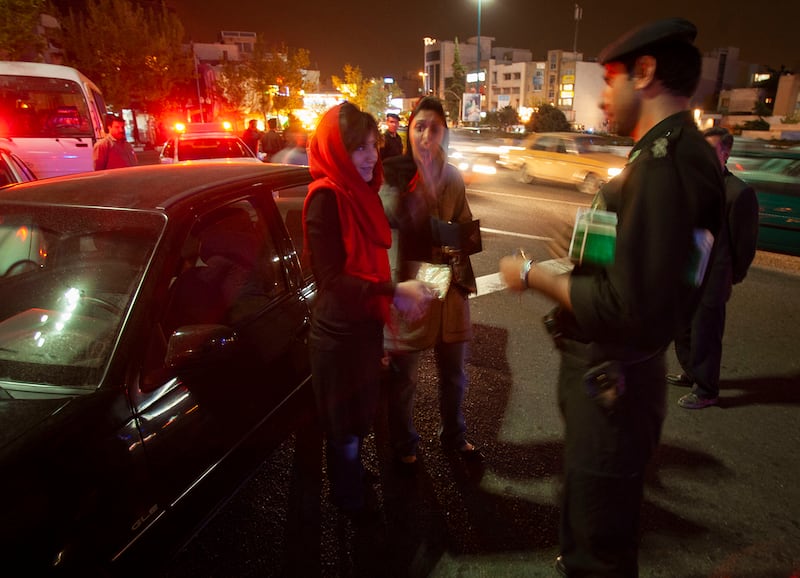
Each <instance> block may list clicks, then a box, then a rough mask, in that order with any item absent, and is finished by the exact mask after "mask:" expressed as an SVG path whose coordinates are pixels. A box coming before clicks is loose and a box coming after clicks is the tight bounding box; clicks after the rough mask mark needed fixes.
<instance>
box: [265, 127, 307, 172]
mask: <svg viewBox="0 0 800 578" xmlns="http://www.w3.org/2000/svg"><path fill="white" fill-rule="evenodd" d="M307 145H308V133H306V131H304V130H302V127H301V128H297V129H295V130H292V131H290V132H289V133H288V134H287V143H286V146H285V147H284V148H282V149H281V150H279V151H278V152H276V153H275V154H274V155H272V158H271V159H270V162H272V163H281V164H286V165H307V164H308V151H307V150H306V147H307Z"/></svg>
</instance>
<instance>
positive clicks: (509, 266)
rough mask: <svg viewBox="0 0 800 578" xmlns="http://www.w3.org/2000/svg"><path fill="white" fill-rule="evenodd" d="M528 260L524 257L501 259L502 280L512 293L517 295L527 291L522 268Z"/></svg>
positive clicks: (516, 256) (515, 256)
mask: <svg viewBox="0 0 800 578" xmlns="http://www.w3.org/2000/svg"><path fill="white" fill-rule="evenodd" d="M526 261H527V259H526V258H525V257H523V256H522V255H514V256H507V257H503V258H502V259H500V278H501V279H502V280H503V282H504V283H505V284H506V287H508V288H509V289H510V290H511V291H515V292H517V293H519V292H522V291H525V286H524V285H523V284H522V277H520V274H521V273H522V267H523V266H524V265H525V262H526Z"/></svg>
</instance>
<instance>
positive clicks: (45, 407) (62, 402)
mask: <svg viewBox="0 0 800 578" xmlns="http://www.w3.org/2000/svg"><path fill="white" fill-rule="evenodd" d="M71 399H72V398H71V397H57V398H48V399H13V398H11V399H0V449H2V448H5V447H6V446H8V445H9V444H11V443H13V442H14V440H16V439H18V438H20V437H22V436H24V435H25V434H27V433H28V432H29V431H31V430H33V429H35V428H36V427H37V426H38V425H39V424H40V423H42V422H43V421H46V420H47V419H48V418H49V417H51V416H52V415H54V414H56V413H58V412H59V411H61V409H63V408H64V407H65V406H66V405H67V404H68V403H69V402H70V400H71Z"/></svg>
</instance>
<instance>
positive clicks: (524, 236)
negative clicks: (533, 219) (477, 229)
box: [481, 227, 553, 241]
mask: <svg viewBox="0 0 800 578" xmlns="http://www.w3.org/2000/svg"><path fill="white" fill-rule="evenodd" d="M481 232H482V233H494V234H495V235H505V236H506V237H519V238H522V239H531V240H533V241H552V240H553V238H552V237H542V236H540V235H528V234H526V233H515V232H513V231H503V230H502V229H490V228H488V227H481Z"/></svg>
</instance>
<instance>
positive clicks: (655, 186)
mask: <svg viewBox="0 0 800 578" xmlns="http://www.w3.org/2000/svg"><path fill="white" fill-rule="evenodd" d="M696 34H697V29H696V28H695V26H694V25H693V24H692V23H691V22H688V21H686V20H683V19H679V18H671V19H667V20H660V21H657V22H653V23H650V24H647V25H645V26H642V27H640V28H637V29H635V30H632V31H631V32H629V33H627V34H625V35H624V36H622V37H621V38H619V39H618V40H617V41H616V42H614V43H612V44H611V45H609V46H608V47H606V48H605V49H604V50H603V51H602V52H601V54H600V56H599V57H598V61H599V62H600V63H601V64H602V65H603V66H604V68H605V75H604V78H605V82H606V88H605V91H604V93H603V110H604V112H605V114H606V117H607V118H608V120H609V124H610V125H611V126H614V127H616V131H617V133H618V134H620V135H629V136H632V137H634V138H635V139H636V144H635V145H634V147H633V149H632V151H631V154H630V156H629V159H628V164H627V165H626V166H625V169H624V170H623V172H622V174H620V175H619V176H618V177H616V178H614V179H612V180H611V181H609V182H608V183H607V184H606V185H604V186H603V188H602V189H601V190H600V192H599V193H598V195H597V197H596V198H595V202H594V206H595V208H596V209H600V210H606V211H609V212H613V213H615V214H616V216H617V227H616V242H615V250H614V260H613V262H612V263H610V264H608V263H606V264H592V263H587V262H585V261H584V262H583V263H582V264H576V265H575V268H574V269H573V270H572V272H571V273H568V274H560V275H558V274H554V273H551V272H549V271H548V270H547V269H546V268H545V267H538V266H536V265H535V264H534V263H533V262H532V261H530V260H527V259H524V258H523V257H504V258H503V259H502V260H501V261H500V273H501V275H502V277H503V279H504V281H505V282H506V284H507V286H508V287H509V289H511V290H513V291H524V290H525V289H528V288H530V289H535V290H537V291H539V292H541V293H543V294H544V295H546V296H548V297H550V298H552V299H553V300H555V301H556V302H557V303H558V308H557V309H556V310H555V311H554V312H552V313H551V314H550V315H548V316H547V321H546V326H547V327H548V329H549V330H550V332H551V334H552V335H553V337H554V341H555V343H556V346H557V348H558V349H559V352H560V355H561V365H560V370H559V377H558V402H559V407H560V409H561V413H562V415H563V416H564V423H565V441H564V469H565V473H564V491H563V494H562V495H563V503H562V509H561V527H560V546H561V556H560V557H559V559H558V560H557V563H556V566H557V569H558V570H559V571H560V572H562V573H563V574H566V575H569V576H593V577H598V576H629V577H635V576H638V560H637V558H638V529H639V527H638V526H639V507H640V505H641V500H642V494H643V490H644V471H645V467H646V465H647V462H648V461H649V460H650V457H651V456H652V454H653V452H654V451H655V448H656V447H657V445H658V442H659V438H660V436H661V425H662V423H663V421H664V417H665V415H666V396H667V386H666V380H665V377H664V376H665V374H666V371H665V370H666V361H665V351H666V349H667V347H668V346H669V344H670V343H671V342H672V340H673V338H674V336H675V334H676V331H677V330H678V328H683V327H685V326H686V324H688V323H689V322H690V320H691V317H692V314H693V311H694V307H695V306H696V304H697V302H698V300H699V297H700V287H699V285H700V284H701V283H702V278H703V276H704V274H705V267H704V266H703V265H702V263H703V261H704V258H705V259H707V258H708V251H710V250H711V249H710V247H711V242H710V240H709V237H710V236H716V235H717V234H718V231H719V229H720V225H721V222H722V218H723V202H724V185H723V181H722V172H721V171H720V167H719V163H718V162H717V160H716V158H714V152H713V150H712V149H711V147H709V146H708V143H706V142H705V140H704V139H703V135H702V134H701V133H700V131H699V130H697V126H696V125H695V123H694V120H693V118H692V115H691V112H690V111H689V99H690V98H691V96H692V94H693V93H694V90H695V88H696V86H697V82H698V80H699V77H700V68H701V60H702V59H701V55H700V53H699V51H698V50H697V48H696V47H695V46H694V44H693V42H694V38H695V36H696ZM698 240H701V241H703V240H704V241H705V242H698Z"/></svg>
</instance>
